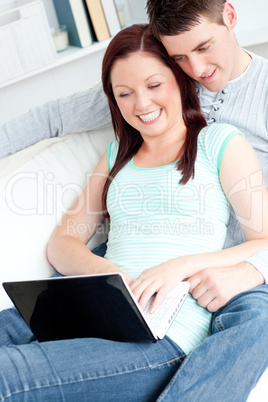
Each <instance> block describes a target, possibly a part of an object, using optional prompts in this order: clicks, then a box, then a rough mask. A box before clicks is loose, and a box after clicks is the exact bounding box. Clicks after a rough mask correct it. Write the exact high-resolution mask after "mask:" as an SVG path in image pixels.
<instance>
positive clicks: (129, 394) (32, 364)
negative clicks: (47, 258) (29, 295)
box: [0, 338, 184, 402]
mask: <svg viewBox="0 0 268 402" xmlns="http://www.w3.org/2000/svg"><path fill="white" fill-rule="evenodd" d="M183 358H184V354H183V352H182V351H181V350H180V348H179V347H177V346H176V345H175V344H174V343H173V342H172V341H170V340H169V339H168V338H165V339H163V340H162V341H158V342H156V343H151V342H144V343H122V342H113V341H108V340H103V339H95V338H92V339H74V340H64V341H54V342H44V343H38V342H32V343H31V344H29V345H21V346H13V347H2V348H0V362H1V364H0V400H6V399H8V398H10V400H12V402H16V401H22V400H23V401H42V402H44V401H53V402H57V401H72V402H73V401H75V400H76V401H79V402H83V401H98V402H101V401H108V400H109V401H114V400H116V401H122V402H123V401H124V402H126V401H139V402H142V401H155V400H156V399H157V397H158V396H159V394H160V393H161V392H162V390H163V389H164V388H165V386H166V385H167V384H168V382H169V381H170V380H171V378H172V376H173V375H174V374H175V372H176V370H177V369H178V367H179V366H180V364H181V361H182V360H183Z"/></svg>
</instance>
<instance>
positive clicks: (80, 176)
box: [0, 127, 268, 402]
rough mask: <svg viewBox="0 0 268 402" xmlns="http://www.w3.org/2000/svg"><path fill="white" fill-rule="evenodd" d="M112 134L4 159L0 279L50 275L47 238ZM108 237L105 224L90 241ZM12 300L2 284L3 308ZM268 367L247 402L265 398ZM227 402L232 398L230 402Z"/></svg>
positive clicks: (58, 142)
mask: <svg viewBox="0 0 268 402" xmlns="http://www.w3.org/2000/svg"><path fill="white" fill-rule="evenodd" d="M113 138H114V135H113V132H112V129H111V127H109V128H107V129H103V130H100V131H92V132H90V133H82V134H73V135H69V136H67V137H64V138H56V139H49V140H44V141H42V142H40V143H38V144H36V145H34V146H32V147H30V148H27V149H25V150H23V151H20V152H17V154H15V155H12V156H10V157H7V158H4V159H2V160H0V211H1V213H0V244H1V253H0V282H1V283H2V282H4V281H12V280H24V279H38V278H42V277H48V276H50V275H51V274H52V273H53V272H54V269H53V267H52V266H51V265H50V264H49V263H48V261H47V259H46V245H47V242H48V240H49V238H50V236H51V234H52V232H53V230H54V228H55V226H56V224H57V222H59V220H60V219H61V217H62V214H64V213H65V211H66V210H67V209H68V208H69V207H70V206H71V205H72V203H73V202H74V200H75V199H76V197H77V196H78V194H79V193H80V192H81V191H82V189H83V187H84V185H85V184H86V182H87V180H88V178H89V175H90V173H91V172H92V171H93V170H94V167H95V166H96V164H97V161H98V160H99V158H100V156H101V155H102V153H103V152H104V150H105V149H106V147H107V146H108V144H109V143H110V141H112V140H113ZM105 238H106V231H105V228H104V229H103V231H99V233H98V234H97V235H95V236H94V238H93V239H92V240H91V241H90V243H89V247H90V248H93V247H95V246H96V245H98V244H100V243H101V242H103V241H104V240H105ZM8 307H12V303H11V301H10V300H9V298H8V297H7V295H6V294H5V291H4V289H3V288H2V286H1V284H0V310H3V309H5V308H8ZM267 395H268V369H267V370H266V372H265V373H264V375H263V376H262V378H261V380H260V381H259V383H258V384H257V386H256V387H255V388H254V390H253V391H252V392H251V394H250V397H249V399H248V402H266V401H267V398H268V397H267ZM227 402H229V401H227Z"/></svg>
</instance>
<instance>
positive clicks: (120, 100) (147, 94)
mask: <svg viewBox="0 0 268 402" xmlns="http://www.w3.org/2000/svg"><path fill="white" fill-rule="evenodd" d="M111 82H112V88H113V93H114V96H115V99H116V102H117V104H118V107H119V109H120V111H121V113H122V116H123V117H124V119H125V120H126V121H127V122H128V123H129V124H130V125H131V126H133V127H134V128H135V129H137V130H138V131H139V132H140V133H141V135H142V137H143V138H144V139H146V138H147V137H156V136H157V137H159V136H161V135H167V134H168V133H175V132H176V131H177V130H176V128H177V125H178V124H179V123H181V122H182V109H181V96H180V90H179V87H178V84H177V81H176V79H175V77H174V75H173V72H172V70H171V69H170V68H168V67H167V66H166V65H165V64H163V62H162V61H160V60H159V59H157V58H156V57H154V56H152V55H150V54H149V53H141V52H137V53H131V54H130V55H129V56H128V57H127V58H124V59H119V60H117V61H116V62H115V63H114V65H113V67H112V70H111ZM183 124H184V123H183Z"/></svg>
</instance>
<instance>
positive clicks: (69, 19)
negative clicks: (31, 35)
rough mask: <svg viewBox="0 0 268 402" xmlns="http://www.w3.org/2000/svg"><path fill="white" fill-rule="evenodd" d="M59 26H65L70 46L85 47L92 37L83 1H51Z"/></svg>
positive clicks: (90, 42)
mask: <svg viewBox="0 0 268 402" xmlns="http://www.w3.org/2000/svg"><path fill="white" fill-rule="evenodd" d="M53 2H54V6H55V10H56V14H57V17H58V20H59V24H60V25H66V26H67V30H68V36H69V43H70V45H71V46H77V47H86V46H89V45H91V44H92V43H93V35H92V32H91V28H90V24H89V21H88V16H87V12H86V9H85V5H84V3H83V0H53Z"/></svg>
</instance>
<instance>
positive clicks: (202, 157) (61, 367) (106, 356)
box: [0, 25, 268, 401]
mask: <svg viewBox="0 0 268 402" xmlns="http://www.w3.org/2000/svg"><path fill="white" fill-rule="evenodd" d="M102 78H103V86H104V90H105V93H106V95H107V96H108V100H109V105H110V108H111V114H112V118H113V126H114V130H115V133H116V137H117V139H118V140H119V141H118V142H117V141H115V142H113V143H112V144H110V146H109V148H108V150H107V151H106V152H105V154H104V155H103V156H102V158H101V160H100V162H99V163H98V165H97V167H96V169H95V171H94V173H93V174H92V177H91V178H90V181H89V183H88V184H87V186H86V188H85V190H84V192H83V193H82V194H81V196H80V197H79V199H78V200H77V201H76V203H75V204H74V205H73V207H72V208H71V209H70V211H69V212H68V214H67V215H66V216H65V217H64V219H63V221H62V223H61V225H60V226H59V227H58V228H57V229H56V231H55V233H54V234H53V236H52V238H51V240H50V242H49V245H48V258H49V260H50V262H51V263H52V264H53V265H54V266H55V268H56V269H57V270H58V271H59V272H61V273H62V274H64V275H70V274H72V275H73V274H79V275H83V274H95V273H104V272H122V273H123V275H124V276H125V278H126V280H127V281H128V283H129V285H130V287H131V288H132V290H133V293H134V295H135V296H136V298H137V299H138V300H139V303H140V305H141V307H144V305H145V304H146V302H147V300H148V299H149V298H150V296H151V295H153V294H154V293H155V292H156V293H157V296H156V298H155V302H154V304H153V306H152V312H153V311H154V310H155V309H157V307H158V306H159V304H160V303H161V301H162V299H163V297H164V296H165V295H166V294H167V293H168V292H169V291H170V290H171V289H172V288H173V287H174V286H175V284H176V283H178V282H179V281H181V280H184V279H187V278H189V277H191V276H192V275H193V274H194V273H196V272H198V271H199V270H201V269H203V268H204V267H212V266H214V265H215V264H216V265H217V266H219V265H223V266H225V265H230V264H235V263H237V262H239V261H243V260H244V259H245V258H247V257H248V256H250V255H252V254H254V253H255V252H256V251H258V250H260V249H262V248H264V247H266V246H267V243H268V224H267V222H268V219H267V215H268V212H267V211H268V196H267V191H266V188H265V186H264V184H263V183H262V181H260V182H258V179H259V175H256V174H255V173H256V172H259V173H260V172H261V168H260V165H259V162H258V160H257V158H256V156H255V154H254V152H253V150H252V148H251V146H250V145H249V144H248V143H247V142H246V141H245V140H244V138H243V136H242V135H241V134H240V133H239V132H238V131H237V130H236V129H235V128H234V127H232V126H228V125H213V126H210V127H209V128H208V127H206V122H205V120H204V118H203V116H202V114H201V111H200V108H199V104H198V100H197V97H196V93H195V88H194V86H193V84H192V82H191V80H190V79H189V78H187V77H186V76H185V75H184V74H183V73H182V72H181V71H180V70H179V69H178V67H177V66H176V64H175V63H174V62H173V61H172V60H170V58H169V56H168V55H167V53H166V51H165V50H164V48H163V47H162V45H161V44H160V43H159V42H157V41H156V40H155V39H154V38H153V36H152V34H151V30H150V28H149V27H148V26H147V25H138V26H133V27H131V28H127V29H125V30H124V31H122V32H120V33H119V34H118V35H117V36H116V37H115V38H114V39H113V40H112V41H111V43H110V45H109V47H108V49H107V52H106V54H105V57H104V61H103V77H102ZM237 149H239V151H240V152H239V154H238V153H237V152H236V151H237ZM241 166H243V169H242V167H241ZM249 180H250V181H249ZM251 188H253V189H254V191H257V192H258V195H260V197H256V198H255V197H253V192H252V191H251ZM225 195H226V196H227V197H228V199H229V200H230V202H231V204H232V206H233V208H234V210H235V212H236V213H237V215H238V217H241V218H240V221H241V225H242V228H243V232H244V235H245V237H246V240H247V242H246V243H245V244H243V245H239V246H236V247H234V248H233V249H229V250H224V251H222V250H221V248H222V245H223V242H224V238H225V232H226V224H227V221H228V216H229V213H228V211H229V202H228V200H227V198H226V196H225ZM261 206H262V208H261ZM104 215H105V216H106V217H109V219H110V224H111V230H110V233H109V241H108V247H107V253H106V258H101V257H98V256H96V255H94V254H92V253H91V252H90V251H89V250H88V248H87V247H86V244H87V242H88V241H89V239H90V238H91V237H92V236H93V234H94V232H95V231H96V229H97V228H98V226H99V224H100V223H101V222H102V221H103V218H104ZM74 222H75V224H74ZM209 327H210V313H209V311H208V309H206V308H203V307H201V306H200V305H198V304H197V302H196V301H195V300H194V299H193V297H191V296H190V295H189V297H188V298H187V300H186V302H185V303H184V305H183V307H182V310H181V312H180V314H179V318H178V319H176V320H175V321H174V323H173V324H172V326H171V327H170V329H169V331H168V334H167V336H166V337H165V338H164V339H163V340H162V341H161V342H157V343H155V344H153V343H149V342H144V343H120V342H112V341H107V340H102V339H74V340H65V341H59V342H48V343H42V344H38V343H37V342H34V343H32V344H30V345H25V346H19V347H17V348H13V349H11V348H6V350H3V349H4V348H1V349H0V359H1V366H2V371H3V373H4V372H7V373H8V375H9V377H8V378H9V379H8V380H7V378H4V377H3V378H4V379H3V381H2V382H1V377H0V389H1V390H3V391H1V392H3V394H1V393H0V396H2V395H3V396H7V395H9V396H10V395H15V394H17V395H23V394H25V395H26V394H27V392H28V394H27V396H29V397H32V398H34V397H35V398H39V399H40V398H41V399H42V398H43V399H45V398H49V397H51V398H54V399H53V400H74V398H76V399H77V398H78V399H79V400H98V401H101V400H114V399H115V398H116V399H117V400H122V401H126V400H131V401H134V400H138V401H145V400H146V401H147V400H156V398H157V397H158V396H159V394H160V393H161V392H162V390H163V389H164V388H165V386H166V385H167V384H168V382H169V381H170V380H171V378H172V376H173V375H174V373H175V372H176V371H177V369H178V367H179V366H180V364H181V362H182V361H183V360H184V358H185V356H186V355H188V354H189V352H190V351H191V350H192V349H193V348H195V347H196V346H197V345H199V344H200V343H201V342H202V341H203V340H204V339H205V338H206V337H207V336H208V335H209ZM197 349H198V348H196V350H197ZM22 356H23V359H22ZM22 360H23V361H22ZM14 362H15V363H16V364H14ZM70 362H71V364H69V363H70ZM204 363H205V362H204V361H203V360H202V365H203V364H204ZM200 368H201V367H200V365H199V367H198V364H196V369H197V370H198V369H199V370H200ZM18 372H22V373H23V379H22V380H21V381H19V384H18V381H17V380H16V379H15V380H14V381H13V379H14V378H15V377H16V376H17V373H18ZM12 373H13V374H14V375H13V374H12ZM2 376H3V374H2ZM186 382H187V381H186ZM186 382H185V381H184V385H185V384H186ZM14 384H15V385H14ZM186 385H187V384H186ZM176 396H178V395H176Z"/></svg>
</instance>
